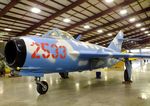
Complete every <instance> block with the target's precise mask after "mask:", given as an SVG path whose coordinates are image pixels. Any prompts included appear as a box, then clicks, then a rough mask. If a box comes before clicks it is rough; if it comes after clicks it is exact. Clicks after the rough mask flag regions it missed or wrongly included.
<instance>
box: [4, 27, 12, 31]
mask: <svg viewBox="0 0 150 106" xmlns="http://www.w3.org/2000/svg"><path fill="white" fill-rule="evenodd" d="M4 30H5V31H11V30H12V29H9V28H5V29H4Z"/></svg>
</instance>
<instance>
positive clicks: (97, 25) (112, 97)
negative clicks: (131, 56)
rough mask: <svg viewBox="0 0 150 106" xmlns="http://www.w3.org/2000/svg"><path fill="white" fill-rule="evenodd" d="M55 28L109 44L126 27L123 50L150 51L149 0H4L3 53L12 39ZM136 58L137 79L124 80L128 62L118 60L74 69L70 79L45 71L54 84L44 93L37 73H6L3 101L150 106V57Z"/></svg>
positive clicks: (18, 105)
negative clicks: (106, 65) (107, 65)
mask: <svg viewBox="0 0 150 106" xmlns="http://www.w3.org/2000/svg"><path fill="white" fill-rule="evenodd" d="M53 28H58V29H61V30H64V31H66V32H68V33H70V34H71V35H72V36H73V37H74V36H77V35H81V39H80V41H83V42H89V43H92V44H96V45H100V46H104V47H108V45H109V44H110V42H111V41H112V40H113V38H114V37H115V36H116V34H117V33H118V32H119V31H120V30H121V31H123V33H124V38H125V40H124V42H123V46H122V49H123V50H127V52H133V53H145V54H150V1H149V0H0V53H1V55H4V48H5V44H6V43H7V41H9V40H10V39H13V38H16V37H20V36H28V35H33V36H42V35H43V34H45V33H47V32H48V31H49V30H52V29H53ZM1 57H3V56H1ZM1 61H2V59H1ZM132 63H133V64H132V67H133V68H132V69H133V72H132V73H133V74H132V80H133V83H132V84H127V85H125V84H122V81H123V70H122V68H124V67H123V65H121V66H120V65H119V68H116V67H112V68H105V69H97V70H94V71H87V72H75V73H70V77H69V79H61V78H60V76H59V75H58V74H49V75H46V76H45V77H43V79H44V80H46V81H47V82H48V83H49V85H50V86H49V91H48V92H47V94H45V95H39V94H38V93H37V92H36V90H35V88H36V87H35V86H36V85H35V83H34V81H33V80H34V77H21V76H19V77H18V76H17V77H16V76H15V77H12V78H9V77H4V76H3V75H2V76H1V77H2V78H1V80H0V100H1V102H0V105H1V106H10V105H12V106H13V105H15V106H28V105H29V106H40V105H44V106H49V105H52V106H58V105H61V106H77V105H83V106H84V105H86V106H100V105H102V106H110V105H114V106H149V104H150V91H149V88H150V77H149V76H150V72H149V71H150V66H149V65H150V59H135V60H133V62H132ZM121 64H122V63H121ZM5 65H6V63H5ZM0 68H1V67H0ZM7 70H9V69H8V66H7ZM97 71H101V72H102V75H101V79H96V78H95V73H96V72H97ZM6 73H8V74H10V72H9V71H8V72H6ZM2 74H3V73H2ZM6 76H7V75H6Z"/></svg>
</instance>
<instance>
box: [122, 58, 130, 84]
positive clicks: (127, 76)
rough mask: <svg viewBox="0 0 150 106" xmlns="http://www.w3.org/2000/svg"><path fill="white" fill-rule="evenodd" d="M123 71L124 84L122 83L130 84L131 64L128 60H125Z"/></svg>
mask: <svg viewBox="0 0 150 106" xmlns="http://www.w3.org/2000/svg"><path fill="white" fill-rule="evenodd" d="M125 67H126V69H125V71H124V82H123V83H132V81H131V70H132V64H131V61H130V60H129V59H128V58H125Z"/></svg>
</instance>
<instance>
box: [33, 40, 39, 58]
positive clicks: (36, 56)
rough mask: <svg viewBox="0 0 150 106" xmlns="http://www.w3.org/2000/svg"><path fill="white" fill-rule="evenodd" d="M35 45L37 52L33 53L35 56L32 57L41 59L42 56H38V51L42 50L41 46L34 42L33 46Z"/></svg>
mask: <svg viewBox="0 0 150 106" xmlns="http://www.w3.org/2000/svg"><path fill="white" fill-rule="evenodd" d="M34 45H36V46H37V48H36V50H35V51H34V52H33V54H32V55H31V57H32V58H37V59H39V58H40V56H39V55H37V53H38V51H39V50H40V45H39V44H38V43H35V42H32V44H31V46H34Z"/></svg>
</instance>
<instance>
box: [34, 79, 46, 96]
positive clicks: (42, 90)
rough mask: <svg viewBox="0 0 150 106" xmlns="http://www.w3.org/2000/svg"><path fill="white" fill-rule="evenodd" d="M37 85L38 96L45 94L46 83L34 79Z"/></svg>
mask: <svg viewBox="0 0 150 106" xmlns="http://www.w3.org/2000/svg"><path fill="white" fill-rule="evenodd" d="M35 80H36V84H37V88H36V89H37V92H38V93H39V94H40V95H43V94H45V93H46V92H47V91H48V83H47V82H46V81H40V78H35Z"/></svg>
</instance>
